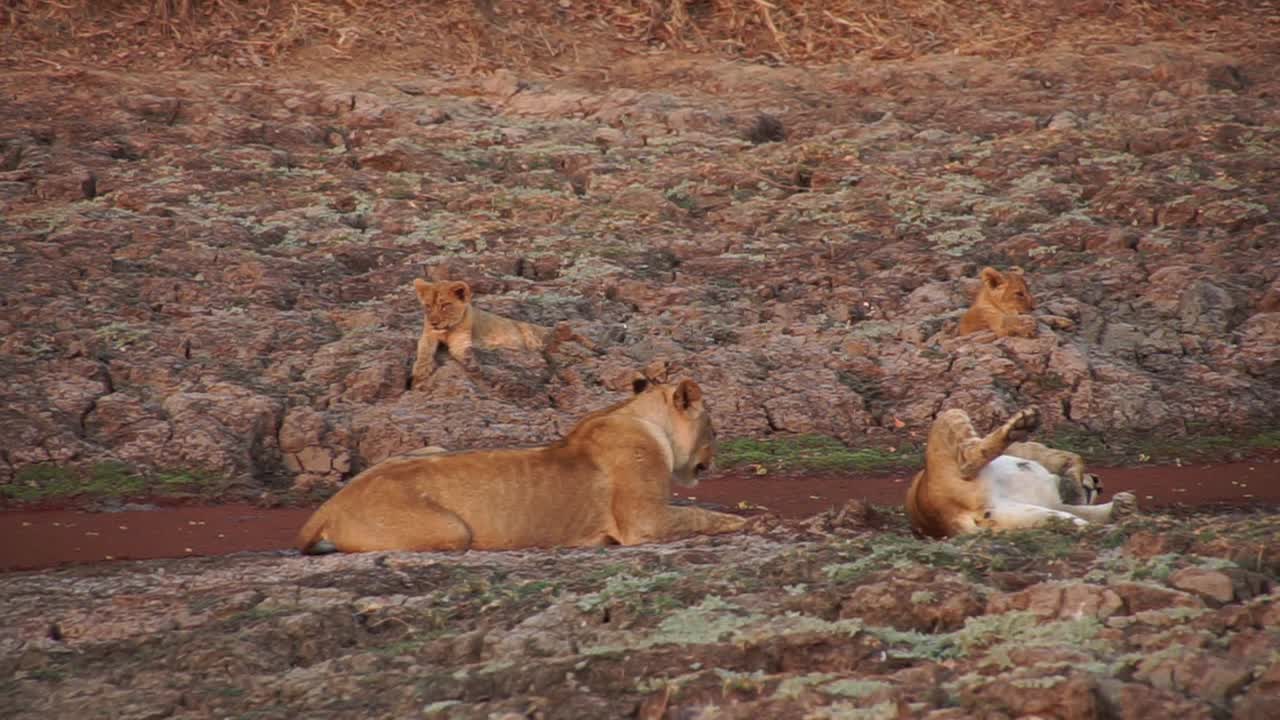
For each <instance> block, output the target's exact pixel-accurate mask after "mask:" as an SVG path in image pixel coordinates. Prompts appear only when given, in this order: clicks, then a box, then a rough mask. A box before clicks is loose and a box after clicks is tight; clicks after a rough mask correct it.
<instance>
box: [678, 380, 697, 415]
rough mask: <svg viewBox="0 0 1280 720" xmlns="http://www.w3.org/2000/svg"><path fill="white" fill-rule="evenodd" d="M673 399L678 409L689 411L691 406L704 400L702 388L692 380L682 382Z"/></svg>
mask: <svg viewBox="0 0 1280 720" xmlns="http://www.w3.org/2000/svg"><path fill="white" fill-rule="evenodd" d="M671 399H672V400H674V401H675V404H676V407H678V408H680V409H681V410H688V409H689V407H690V406H692V405H693V404H694V403H696V402H698V401H699V400H701V399H702V388H700V387H698V383H696V382H694V381H692V380H681V381H680V384H679V385H677V386H676V392H675V394H674V395H672V396H671Z"/></svg>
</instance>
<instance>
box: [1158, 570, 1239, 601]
mask: <svg viewBox="0 0 1280 720" xmlns="http://www.w3.org/2000/svg"><path fill="white" fill-rule="evenodd" d="M1169 584H1170V585H1172V586H1173V587H1175V588H1178V589H1179V590H1185V591H1187V592H1192V593H1195V594H1197V595H1199V596H1201V597H1204V598H1208V599H1209V600H1213V601H1214V602H1218V603H1229V602H1231V600H1232V599H1233V598H1234V597H1235V588H1234V584H1233V583H1232V582H1231V578H1230V576H1228V575H1227V574H1226V573H1223V572H1219V571H1217V570H1209V569H1206V568H1196V567H1189V568H1182V569H1181V570H1178V571H1177V572H1175V573H1173V574H1172V575H1170V576H1169Z"/></svg>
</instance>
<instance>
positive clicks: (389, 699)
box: [0, 502, 1280, 720]
mask: <svg viewBox="0 0 1280 720" xmlns="http://www.w3.org/2000/svg"><path fill="white" fill-rule="evenodd" d="M1278 537H1280V520H1278V519H1277V516H1275V515H1264V514H1243V515H1233V516H1219V517H1213V516H1192V517H1179V518H1172V517H1167V516H1145V517H1141V516H1140V517H1136V518H1133V519H1130V520H1128V521H1126V522H1124V523H1123V524H1120V525H1118V526H1113V527H1107V528H1102V527H1098V528H1096V529H1094V530H1090V531H1088V532H1085V533H1080V532H1077V531H1075V530H1071V529H1064V528H1050V529H1045V530H1039V531H1019V532H1013V533H1008V534H1004V535H999V536H982V537H976V538H971V539H967V540H960V541H952V542H932V541H921V540H916V539H913V538H912V537H911V536H910V534H909V532H908V530H907V529H906V522H905V518H904V517H903V516H902V515H901V513H900V512H899V511H883V510H880V511H877V510H872V509H869V508H868V507H867V506H864V505H861V504H859V503H856V502H853V503H850V504H849V505H848V506H846V507H845V508H844V509H843V510H842V511H840V512H838V513H837V512H830V513H827V514H825V515H821V516H816V517H814V518H813V519H811V520H809V521H803V522H794V521H792V522H788V523H778V522H769V521H768V520H761V521H758V524H757V525H756V526H755V528H754V530H753V531H752V532H751V533H746V534H740V535H737V536H730V537H718V538H702V539H695V540H688V541H683V542H678V543H672V544H669V545H654V546H643V547H636V548H617V547H614V548H609V549H607V550H572V551H536V552H510V553H480V552H472V553H466V554H461V555H451V554H432V553H422V554H413V553H390V554H386V553H378V554H370V555H358V556H329V557H323V558H304V557H299V556H296V555H284V554H265V553H258V554H248V555H240V556H231V557H226V558H209V559H199V560H173V561H148V562H136V563H117V564H115V565H99V566H85V567H82V568H78V569H67V570H58V571H47V572H40V573H16V574H11V575H9V576H8V577H6V578H5V581H4V583H3V584H2V585H0V690H2V691H3V692H0V714H3V715H5V716H6V717H33V718H34V717H77V718H81V717H107V716H110V717H114V718H122V719H128V718H159V717H182V718H196V717H241V718H294V717H317V718H329V717H332V718H339V717H344V718H345V717H440V718H445V717H448V718H523V717H533V718H540V717H545V718H584V719H585V718H623V717H639V718H710V717H733V718H760V717H770V718H801V717H804V718H905V717H928V718H933V719H935V720H941V719H943V718H948V719H949V718H970V717H982V718H1009V717H1042V718H1044V717H1058V718H1100V717H1105V718H1134V719H1135V720H1136V719H1138V718H1151V717H1178V718H1184V719H1185V720H1192V719H1194V718H1224V717H1233V718H1256V719H1258V720H1261V719H1262V718H1267V717H1274V707H1275V703H1276V701H1277V700H1280V593H1277V592H1276V591H1275V588H1276V587H1277V581H1278V580H1280V542H1277V538H1278Z"/></svg>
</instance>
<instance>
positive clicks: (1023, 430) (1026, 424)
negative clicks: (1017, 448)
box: [1004, 407, 1040, 442]
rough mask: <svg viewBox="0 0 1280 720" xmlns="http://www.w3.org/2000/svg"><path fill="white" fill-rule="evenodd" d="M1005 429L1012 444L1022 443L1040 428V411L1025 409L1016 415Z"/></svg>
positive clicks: (1010, 419) (1032, 408) (1006, 424)
mask: <svg viewBox="0 0 1280 720" xmlns="http://www.w3.org/2000/svg"><path fill="white" fill-rule="evenodd" d="M1004 427H1005V436H1006V437H1008V438H1009V441H1010V442H1022V441H1023V440H1026V439H1027V438H1028V437H1030V436H1031V433H1033V432H1035V430H1036V428H1038V427H1040V411H1039V410H1038V409H1036V408H1034V407H1029V408H1023V409H1021V410H1019V411H1018V412H1016V413H1014V414H1013V417H1011V418H1009V422H1007V423H1005V425H1004Z"/></svg>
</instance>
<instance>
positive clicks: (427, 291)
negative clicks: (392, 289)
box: [413, 278, 433, 303]
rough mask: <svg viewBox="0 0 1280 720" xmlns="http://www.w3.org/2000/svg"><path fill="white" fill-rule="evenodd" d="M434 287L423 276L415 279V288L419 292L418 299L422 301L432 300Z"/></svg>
mask: <svg viewBox="0 0 1280 720" xmlns="http://www.w3.org/2000/svg"><path fill="white" fill-rule="evenodd" d="M432 289H433V288H432V285H431V283H429V282H427V281H426V280H423V279H422V278H414V279H413V290H414V292H416V293H418V299H419V300H421V301H422V302H424V303H426V302H431V291H432Z"/></svg>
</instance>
